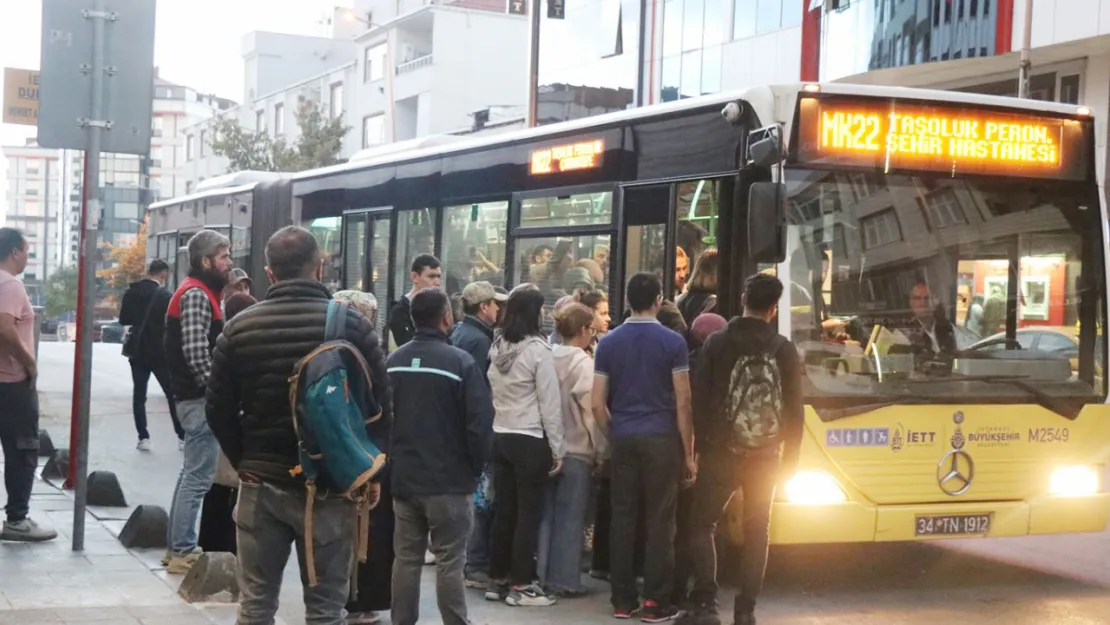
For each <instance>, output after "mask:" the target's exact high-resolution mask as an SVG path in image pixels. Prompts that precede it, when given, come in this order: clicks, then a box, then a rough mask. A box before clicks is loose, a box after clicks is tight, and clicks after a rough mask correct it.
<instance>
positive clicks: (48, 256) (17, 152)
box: [0, 141, 63, 306]
mask: <svg viewBox="0 0 1110 625" xmlns="http://www.w3.org/2000/svg"><path fill="white" fill-rule="evenodd" d="M3 152H4V157H5V158H6V159H8V170H7V172H5V175H6V176H7V178H8V191H7V197H6V198H5V207H6V209H5V211H4V212H3V215H2V220H0V221H2V225H4V226H7V227H10V228H18V229H19V230H20V231H22V232H23V235H24V236H25V237H26V238H27V244H28V256H29V258H28V261H27V268H26V269H25V270H24V271H23V279H24V282H25V283H26V285H27V293H28V295H29V296H30V297H31V302H32V303H33V304H35V305H36V306H39V305H42V304H43V303H44V302H43V295H42V284H43V282H45V280H46V278H47V277H49V276H50V274H52V273H53V272H54V271H57V269H58V267H59V266H60V264H61V262H62V261H61V259H62V258H63V255H62V250H61V249H60V247H61V246H60V244H59V243H60V241H62V240H63V239H62V237H61V232H60V227H61V220H60V219H59V215H61V211H60V210H59V206H60V204H61V181H62V164H61V161H60V156H61V155H60V152H59V151H58V150H52V149H48V148H41V147H38V145H36V144H35V143H34V142H33V141H31V142H28V144H27V145H24V146H5V147H4V148H3Z"/></svg>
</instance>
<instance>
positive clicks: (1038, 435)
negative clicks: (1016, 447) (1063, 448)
mask: <svg viewBox="0 0 1110 625" xmlns="http://www.w3.org/2000/svg"><path fill="white" fill-rule="evenodd" d="M1070 437H1071V432H1069V431H1068V428H1030V429H1029V442H1030V443H1066V442H1068V439H1069V438H1070Z"/></svg>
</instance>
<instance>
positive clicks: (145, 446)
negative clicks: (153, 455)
mask: <svg viewBox="0 0 1110 625" xmlns="http://www.w3.org/2000/svg"><path fill="white" fill-rule="evenodd" d="M135 449H138V450H139V451H150V450H151V449H153V447H152V446H151V444H150V439H149V438H144V439H141V440H140V441H139V444H138V445H136V446H135Z"/></svg>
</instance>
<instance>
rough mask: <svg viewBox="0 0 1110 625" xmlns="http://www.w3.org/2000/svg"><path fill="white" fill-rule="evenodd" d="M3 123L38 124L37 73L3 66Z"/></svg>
mask: <svg viewBox="0 0 1110 625" xmlns="http://www.w3.org/2000/svg"><path fill="white" fill-rule="evenodd" d="M3 119H4V123H5V124H23V125H25V126H38V125H39V73H38V72H37V71H35V70H30V69H13V68H11V67H5V68H4V118H3Z"/></svg>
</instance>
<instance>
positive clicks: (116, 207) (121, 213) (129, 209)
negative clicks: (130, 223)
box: [112, 202, 139, 219]
mask: <svg viewBox="0 0 1110 625" xmlns="http://www.w3.org/2000/svg"><path fill="white" fill-rule="evenodd" d="M112 212H113V214H114V215H115V217H116V219H138V218H139V205H138V204H137V203H136V202H116V203H115V204H113V205H112Z"/></svg>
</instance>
